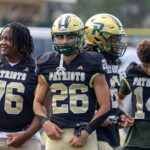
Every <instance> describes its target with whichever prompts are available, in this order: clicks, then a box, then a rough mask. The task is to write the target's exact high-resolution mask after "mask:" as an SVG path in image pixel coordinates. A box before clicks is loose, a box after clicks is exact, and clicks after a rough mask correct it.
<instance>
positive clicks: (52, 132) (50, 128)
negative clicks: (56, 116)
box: [43, 120, 63, 139]
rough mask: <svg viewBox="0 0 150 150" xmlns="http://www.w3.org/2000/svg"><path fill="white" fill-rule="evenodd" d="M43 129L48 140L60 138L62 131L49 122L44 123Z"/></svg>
mask: <svg viewBox="0 0 150 150" xmlns="http://www.w3.org/2000/svg"><path fill="white" fill-rule="evenodd" d="M43 128H44V130H45V132H46V134H47V136H48V137H49V138H50V139H60V138H62V134H63V130H62V129H60V128H59V127H58V126H57V125H56V124H54V123H52V122H50V121H49V120H48V121H45V122H44V124H43Z"/></svg>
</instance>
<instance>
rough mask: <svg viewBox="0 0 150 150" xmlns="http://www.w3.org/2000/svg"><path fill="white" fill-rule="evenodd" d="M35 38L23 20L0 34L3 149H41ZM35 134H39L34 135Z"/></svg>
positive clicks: (1, 132) (0, 142)
mask: <svg viewBox="0 0 150 150" xmlns="http://www.w3.org/2000/svg"><path fill="white" fill-rule="evenodd" d="M33 51H34V45H33V40H32V37H31V35H30V32H29V30H28V28H27V27H26V26H25V25H23V24H21V23H17V22H14V23H10V24H7V25H6V26H5V27H4V28H3V29H2V31H1V33H0V55H1V56H2V57H3V58H5V59H3V60H2V61H1V63H0V118H1V121H0V149H1V150H33V147H34V148H35V149H36V150H41V144H40V141H39V133H37V134H35V133H36V132H37V131H38V130H39V129H40V127H41V125H40V124H39V122H38V120H37V119H36V118H35V117H34V116H35V115H34V112H33V99H34V92H35V88H36V85H37V81H38V79H37V75H36V74H35V62H34V60H33V59H32V57H31V54H32V53H33ZM34 134H35V135H34Z"/></svg>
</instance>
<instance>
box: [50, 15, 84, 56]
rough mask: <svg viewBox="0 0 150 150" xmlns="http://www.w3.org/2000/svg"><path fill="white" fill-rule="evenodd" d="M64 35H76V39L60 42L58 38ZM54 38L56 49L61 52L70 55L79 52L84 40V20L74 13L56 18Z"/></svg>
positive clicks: (53, 28) (53, 30)
mask: <svg viewBox="0 0 150 150" xmlns="http://www.w3.org/2000/svg"><path fill="white" fill-rule="evenodd" d="M62 36H67V37H69V36H70V37H71V36H72V37H73V36H74V41H72V42H68V41H66V42H65V43H60V42H59V40H58V38H59V37H62ZM52 40H53V44H54V49H55V50H56V51H57V52H58V53H60V54H64V55H66V56H69V55H72V54H74V53H79V52H80V49H81V48H82V46H83V40H84V24H83V22H82V21H81V19H80V18H79V17H77V16H76V15H74V14H63V15H61V16H60V17H58V18H57V19H56V20H55V22H54V24H53V26H52Z"/></svg>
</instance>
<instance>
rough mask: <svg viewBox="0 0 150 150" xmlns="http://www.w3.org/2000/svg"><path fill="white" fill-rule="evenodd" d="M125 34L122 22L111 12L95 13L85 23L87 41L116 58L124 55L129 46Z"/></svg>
mask: <svg viewBox="0 0 150 150" xmlns="http://www.w3.org/2000/svg"><path fill="white" fill-rule="evenodd" d="M125 36H126V34H125V31H124V29H123V26H122V23H121V22H120V21H119V19H118V18H117V17H115V16H113V15H110V14H106V13H102V14H97V15H94V16H92V17H91V18H90V19H89V20H88V21H87V22H86V24H85V38H86V42H87V43H88V44H91V45H94V46H97V47H98V51H101V52H103V53H107V54H110V55H111V56H114V57H115V58H118V57H120V56H122V55H123V54H124V52H125V50H126V48H127V45H126V44H125V42H124V41H123V39H124V37H125Z"/></svg>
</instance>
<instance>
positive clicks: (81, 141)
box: [69, 130, 89, 148]
mask: <svg viewBox="0 0 150 150" xmlns="http://www.w3.org/2000/svg"><path fill="white" fill-rule="evenodd" d="M88 136H89V134H88V133H87V132H86V131H85V130H82V131H81V134H80V136H74V137H73V138H71V139H70V141H69V144H70V145H71V146H72V147H76V148H78V147H83V146H84V145H85V144H86V142H87V138H88Z"/></svg>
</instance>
